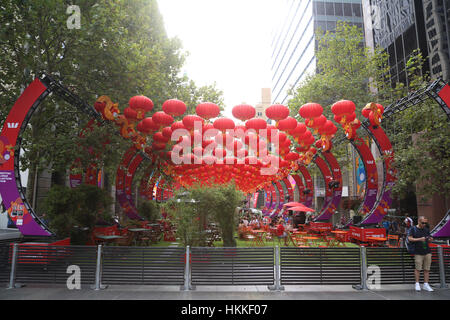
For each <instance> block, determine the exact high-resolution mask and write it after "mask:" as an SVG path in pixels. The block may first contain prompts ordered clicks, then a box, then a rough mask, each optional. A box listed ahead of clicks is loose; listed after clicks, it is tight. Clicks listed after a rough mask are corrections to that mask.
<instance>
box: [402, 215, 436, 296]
mask: <svg viewBox="0 0 450 320" xmlns="http://www.w3.org/2000/svg"><path fill="white" fill-rule="evenodd" d="M432 240H433V238H432V237H431V235H430V229H429V226H428V221H427V219H426V218H425V217H424V216H421V217H419V219H418V224H417V226H413V227H411V228H410V230H409V233H408V241H409V242H410V243H411V244H412V245H413V246H414V263H415V270H414V276H415V280H416V284H415V289H416V291H420V284H419V280H420V272H421V271H422V270H423V279H424V284H423V289H424V290H426V291H434V290H433V289H432V288H431V287H430V285H429V284H428V281H429V279H430V268H431V250H430V246H429V242H430V241H432Z"/></svg>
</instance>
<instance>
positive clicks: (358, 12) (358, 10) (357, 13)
mask: <svg viewBox="0 0 450 320" xmlns="http://www.w3.org/2000/svg"><path fill="white" fill-rule="evenodd" d="M352 7H353V14H354V16H356V17H362V14H361V5H360V4H358V3H353V5H352Z"/></svg>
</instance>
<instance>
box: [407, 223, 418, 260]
mask: <svg viewBox="0 0 450 320" xmlns="http://www.w3.org/2000/svg"><path fill="white" fill-rule="evenodd" d="M415 233H416V227H415V226H412V227H411V229H409V231H408V234H407V235H406V239H405V247H406V250H408V253H409V254H415V253H416V245H415V243H412V242H409V240H408V237H409V236H410V235H411V236H413V237H414V234H415Z"/></svg>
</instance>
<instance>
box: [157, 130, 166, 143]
mask: <svg viewBox="0 0 450 320" xmlns="http://www.w3.org/2000/svg"><path fill="white" fill-rule="evenodd" d="M153 141H156V142H161V143H166V142H167V141H169V138H167V137H165V136H163V134H162V133H161V132H156V133H155V134H154V135H153Z"/></svg>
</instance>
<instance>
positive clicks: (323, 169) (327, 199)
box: [313, 155, 333, 221]
mask: <svg viewBox="0 0 450 320" xmlns="http://www.w3.org/2000/svg"><path fill="white" fill-rule="evenodd" d="M313 162H314V163H315V164H316V165H317V167H318V168H319V170H320V173H321V174H322V177H323V180H324V183H325V196H324V201H323V205H322V209H321V211H320V214H319V215H318V216H317V217H316V219H314V220H315V221H321V220H328V219H329V217H328V218H326V216H324V213H325V211H326V209H327V208H328V206H329V205H330V204H331V201H332V199H333V190H332V188H331V186H330V184H331V182H333V176H332V174H331V171H330V168H329V167H328V164H327V162H326V161H325V160H323V159H322V158H321V157H320V156H319V155H316V156H314V158H313Z"/></svg>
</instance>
